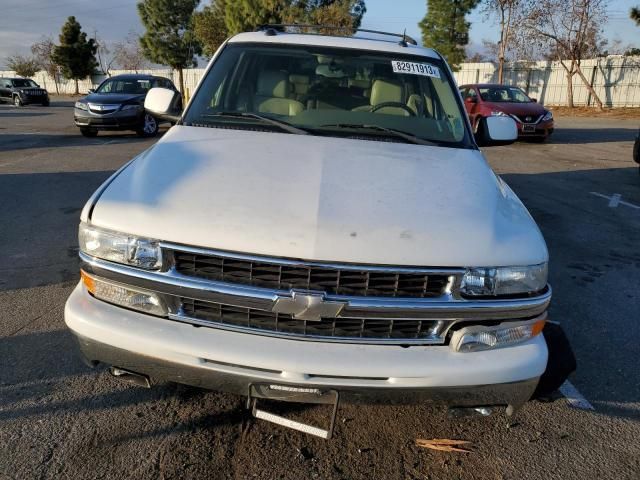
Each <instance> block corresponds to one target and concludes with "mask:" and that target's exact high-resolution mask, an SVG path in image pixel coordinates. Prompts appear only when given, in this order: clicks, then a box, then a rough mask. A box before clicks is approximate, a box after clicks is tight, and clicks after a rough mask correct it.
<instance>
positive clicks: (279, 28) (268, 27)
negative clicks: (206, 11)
mask: <svg viewBox="0 0 640 480" xmlns="http://www.w3.org/2000/svg"><path fill="white" fill-rule="evenodd" d="M287 28H298V29H314V30H316V33H315V34H316V35H321V34H319V33H318V32H317V31H318V30H343V31H350V32H353V33H354V34H355V33H358V32H365V33H375V34H377V35H387V36H390V37H397V38H400V39H401V40H400V45H402V46H403V47H406V46H407V44H411V45H418V42H416V41H415V39H413V38H411V37H410V36H409V35H407V34H406V32H405V33H390V32H382V31H380V30H367V29H364V28H355V27H336V26H335V25H307V24H299V23H271V24H265V25H259V26H258V28H256V31H257V32H264V33H265V35H269V36H272V35H277V34H278V32H284V31H285V29H287ZM300 33H306V32H300Z"/></svg>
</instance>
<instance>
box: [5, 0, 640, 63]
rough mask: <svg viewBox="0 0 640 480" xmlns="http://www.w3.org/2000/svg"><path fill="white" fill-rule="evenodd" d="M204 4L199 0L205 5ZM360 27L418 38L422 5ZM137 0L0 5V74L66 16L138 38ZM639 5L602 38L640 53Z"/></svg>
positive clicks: (28, 0)
mask: <svg viewBox="0 0 640 480" xmlns="http://www.w3.org/2000/svg"><path fill="white" fill-rule="evenodd" d="M207 1H208V0H203V3H206V2H207ZM366 2H367V10H368V11H367V14H366V16H365V18H364V26H365V27H369V28H374V29H379V30H387V31H398V32H402V31H403V30H404V29H405V28H406V29H407V33H408V34H409V35H412V36H415V37H416V38H418V39H419V38H420V31H419V29H418V25H417V23H418V22H419V21H420V19H422V17H424V14H425V12H426V0H366ZM136 3H137V1H136V0H102V1H98V0H19V1H14V0H0V5H4V6H6V7H7V8H2V15H1V16H0V69H1V68H3V67H4V60H5V59H6V57H7V56H9V55H12V54H15V53H20V54H26V53H29V47H30V45H31V44H32V43H34V42H36V41H37V40H38V39H39V38H41V37H42V36H43V35H50V36H53V37H54V38H55V39H56V40H57V37H58V34H59V32H60V28H61V26H62V24H63V23H64V21H65V19H66V18H67V17H68V16H69V15H75V16H76V17H77V19H78V21H79V22H80V24H81V25H82V27H83V29H84V30H85V31H86V32H87V33H88V34H89V35H93V34H94V32H95V31H97V32H98V35H99V36H100V37H102V38H103V39H104V40H106V41H107V42H109V43H112V42H115V41H118V40H119V39H121V38H123V37H125V36H126V35H127V32H129V31H131V30H135V31H138V32H140V31H141V29H142V27H141V25H140V21H139V19H138V14H137V11H136ZM634 4H636V5H638V4H640V0H611V2H610V7H609V16H610V21H609V24H608V25H607V27H606V30H605V34H606V36H607V37H608V38H609V39H611V40H613V39H620V40H622V41H623V43H625V44H634V45H635V46H638V47H640V40H639V39H640V28H638V27H636V26H635V24H634V23H633V22H632V21H631V20H630V19H629V9H630V8H631V6H632V5H634ZM470 20H471V22H472V25H473V26H472V29H471V43H472V45H471V50H472V51H473V50H477V49H478V48H480V46H481V45H482V39H484V38H487V39H490V40H496V38H497V32H496V28H495V25H494V24H493V22H492V21H487V20H485V19H484V18H482V16H481V15H480V14H478V13H474V14H473V15H471V17H470Z"/></svg>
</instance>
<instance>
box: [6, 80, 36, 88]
mask: <svg viewBox="0 0 640 480" xmlns="http://www.w3.org/2000/svg"><path fill="white" fill-rule="evenodd" d="M12 83H13V86H14V87H26V88H30V87H37V86H38V85H37V84H36V82H34V81H33V80H29V79H28V78H25V79H21V78H20V79H18V80H13V81H12Z"/></svg>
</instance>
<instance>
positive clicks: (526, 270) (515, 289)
mask: <svg viewBox="0 0 640 480" xmlns="http://www.w3.org/2000/svg"><path fill="white" fill-rule="evenodd" d="M546 285H547V263H546V262H545V263H541V264H539V265H530V266H527V267H498V268H471V269H469V270H467V271H466V273H465V274H464V276H463V277H462V284H461V285H460V292H461V293H462V295H469V296H475V297H478V296H483V297H484V296H497V295H515V294H523V293H535V292H539V291H540V290H542V289H543V288H544V287H545V286H546Z"/></svg>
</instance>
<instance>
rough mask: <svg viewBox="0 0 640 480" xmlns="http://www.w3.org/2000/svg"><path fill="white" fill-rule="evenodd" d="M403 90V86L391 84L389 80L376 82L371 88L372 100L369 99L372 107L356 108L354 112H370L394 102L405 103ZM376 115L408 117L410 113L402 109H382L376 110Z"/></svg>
mask: <svg viewBox="0 0 640 480" xmlns="http://www.w3.org/2000/svg"><path fill="white" fill-rule="evenodd" d="M403 97H404V95H403V89H402V85H401V84H399V83H396V82H390V81H388V80H375V81H374V82H373V85H372V87H371V98H370V99H369V104H370V105H365V106H363V107H356V108H354V109H353V111H356V112H369V111H371V109H372V108H373V107H375V106H377V105H380V104H382V103H388V102H394V103H404V101H403ZM376 113H384V114H387V115H399V116H404V117H408V116H409V112H408V111H406V110H405V109H403V108H400V107H382V108H380V109H379V110H376Z"/></svg>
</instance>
